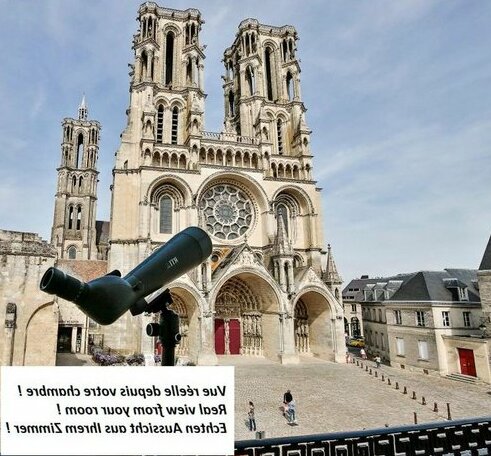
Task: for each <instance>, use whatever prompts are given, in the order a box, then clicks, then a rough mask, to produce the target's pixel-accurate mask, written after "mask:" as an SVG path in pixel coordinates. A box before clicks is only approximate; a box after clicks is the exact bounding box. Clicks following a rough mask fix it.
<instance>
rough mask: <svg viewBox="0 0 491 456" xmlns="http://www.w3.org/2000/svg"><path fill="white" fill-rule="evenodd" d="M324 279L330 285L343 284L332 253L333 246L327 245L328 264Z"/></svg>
mask: <svg viewBox="0 0 491 456" xmlns="http://www.w3.org/2000/svg"><path fill="white" fill-rule="evenodd" d="M322 279H323V280H324V282H326V283H327V284H328V285H334V284H341V283H343V280H342V279H341V277H340V276H339V274H338V269H337V268H336V263H335V261H334V257H333V255H332V251H331V244H327V264H326V270H325V271H324V274H323V277H322Z"/></svg>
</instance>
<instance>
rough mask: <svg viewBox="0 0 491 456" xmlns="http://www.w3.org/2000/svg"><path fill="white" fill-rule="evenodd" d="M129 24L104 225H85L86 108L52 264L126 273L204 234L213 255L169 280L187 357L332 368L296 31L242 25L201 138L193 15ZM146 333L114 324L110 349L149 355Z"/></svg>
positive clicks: (89, 189) (330, 277)
mask: <svg viewBox="0 0 491 456" xmlns="http://www.w3.org/2000/svg"><path fill="white" fill-rule="evenodd" d="M138 21H139V25H140V26H139V30H138V32H137V33H136V34H135V35H134V37H133V51H134V62H133V64H131V65H130V68H131V70H130V101H129V107H128V109H127V125H126V127H125V129H124V131H123V133H122V134H121V145H120V147H119V150H118V151H117V153H116V162H115V166H114V169H113V185H112V186H111V191H112V204H111V216H110V222H109V227H108V225H107V222H105V223H103V222H96V201H97V177H98V172H97V159H98V156H99V137H100V128H101V127H100V124H99V123H98V122H96V121H91V120H88V113H87V107H86V104H85V100H83V101H82V104H81V105H80V108H79V115H78V119H65V120H64V122H63V142H62V148H61V151H62V158H61V164H60V167H59V168H58V189H57V194H56V205H55V217H54V225H53V231H52V242H53V244H54V245H55V246H56V248H57V250H58V257H59V258H60V259H64V260H104V261H107V262H108V270H113V269H119V270H120V271H121V272H122V273H123V274H125V273H126V272H128V271H129V270H130V269H131V268H133V267H134V266H136V264H138V263H139V262H141V261H143V260H144V259H145V258H146V257H147V256H148V255H149V254H150V253H151V252H152V251H153V250H154V249H155V248H157V247H158V246H159V245H161V244H162V243H165V242H166V241H168V240H169V239H170V238H171V237H172V236H173V235H174V234H176V233H178V232H179V231H181V230H182V229H184V228H185V227H187V226H190V225H197V226H201V227H202V228H203V229H205V230H206V231H207V232H208V234H209V235H210V237H211V238H212V240H213V246H214V248H213V254H212V255H211V257H210V259H209V260H208V261H207V262H206V263H204V264H203V265H201V267H199V268H196V270H194V271H192V272H191V273H190V274H187V275H186V276H185V277H182V278H181V279H179V280H178V281H176V282H175V283H173V284H171V285H172V286H171V292H172V294H173V297H174V303H175V304H174V305H175V308H176V309H177V311H178V313H179V314H180V317H181V322H182V324H183V325H185V326H186V328H184V329H185V333H186V337H185V338H184V341H183V344H181V350H182V351H183V353H181V355H182V356H187V357H189V358H190V359H192V360H193V361H196V360H197V361H198V362H199V361H200V360H208V361H210V360H211V361H213V357H214V356H216V355H217V354H222V353H224V354H249V355H262V356H269V357H273V358H274V357H278V356H279V357H280V358H282V359H284V360H288V359H290V360H291V359H295V357H296V356H298V355H299V354H300V353H311V354H315V355H319V356H323V357H327V358H333V359H334V358H337V357H338V355H339V357H340V359H341V358H342V356H343V355H344V348H341V345H342V341H343V334H344V330H343V328H342V308H341V298H340V286H341V280H340V279H339V275H338V274H337V271H336V270H335V265H334V261H333V259H332V257H331V256H330V255H328V254H327V250H326V249H325V247H326V246H325V245H324V240H323V229H322V214H321V198H320V189H319V188H317V187H316V183H315V181H314V180H313V177H312V153H311V147H310V133H311V132H310V130H309V128H308V127H307V124H306V120H305V111H306V109H305V107H304V104H303V102H302V96H301V89H300V66H299V60H298V56H297V40H298V36H297V32H296V30H295V28H294V27H292V26H282V27H276V26H270V25H263V24H260V23H259V22H258V21H257V20H255V19H246V20H244V21H242V22H241V23H240V25H239V29H238V32H237V34H236V37H235V40H234V42H233V44H232V45H231V46H230V47H229V48H227V49H226V50H225V52H224V58H223V62H224V65H225V68H224V74H223V101H224V110H225V119H224V126H223V129H222V131H220V132H208V131H205V128H204V126H205V119H204V116H205V97H206V95H205V92H204V86H203V80H204V61H205V55H204V48H205V47H204V46H203V45H202V43H201V41H200V32H201V28H202V25H203V24H204V21H203V20H202V18H201V13H200V12H199V11H198V10H196V9H188V10H185V11H178V10H174V9H169V8H163V7H160V6H158V5H157V4H155V3H153V2H146V3H144V4H142V5H141V6H140V8H139V11H138ZM104 227H106V228H109V231H108V239H109V244H107V243H103V242H102V241H101V239H103V238H104V236H103V235H102V231H103V230H104V229H105V228H104ZM328 256H329V258H328ZM144 318H145V317H143V319H144ZM145 323H146V322H144V321H140V320H138V319H135V318H131V317H123V318H121V319H120V320H118V322H117V323H116V324H115V325H112V326H111V327H109V328H107V329H106V330H105V336H104V341H105V344H106V345H108V346H111V347H112V348H119V349H121V350H128V351H132V350H139V351H143V352H145V351H147V350H149V349H150V348H149V347H148V346H147V345H146V344H148V343H147V342H146V340H147V339H145V338H144V337H143V336H142V334H141V331H142V329H141V328H142V327H143V328H144V327H145V326H144V324H145ZM324 324H325V326H327V330H326V329H324V328H323V326H324ZM142 325H143V326H142ZM338 339H339V341H338ZM338 346H339V347H338ZM338 352H339V353H338Z"/></svg>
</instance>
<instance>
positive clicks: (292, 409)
mask: <svg viewBox="0 0 491 456" xmlns="http://www.w3.org/2000/svg"><path fill="white" fill-rule="evenodd" d="M287 420H288V424H290V425H292V426H293V425H295V424H297V411H296V405H295V400H294V399H293V398H292V400H291V401H290V402H289V403H288V414H287Z"/></svg>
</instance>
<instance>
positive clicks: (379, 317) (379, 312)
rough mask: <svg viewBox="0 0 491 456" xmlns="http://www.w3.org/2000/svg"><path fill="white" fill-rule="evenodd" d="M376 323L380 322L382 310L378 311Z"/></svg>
mask: <svg viewBox="0 0 491 456" xmlns="http://www.w3.org/2000/svg"><path fill="white" fill-rule="evenodd" d="M378 321H382V310H381V309H379V310H378Z"/></svg>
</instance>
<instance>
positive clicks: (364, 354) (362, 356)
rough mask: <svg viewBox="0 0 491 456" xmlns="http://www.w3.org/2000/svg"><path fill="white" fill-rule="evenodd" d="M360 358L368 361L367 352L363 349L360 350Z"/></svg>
mask: <svg viewBox="0 0 491 456" xmlns="http://www.w3.org/2000/svg"><path fill="white" fill-rule="evenodd" d="M360 356H361V359H367V352H366V351H365V349H364V348H362V349H361V350H360Z"/></svg>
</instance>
